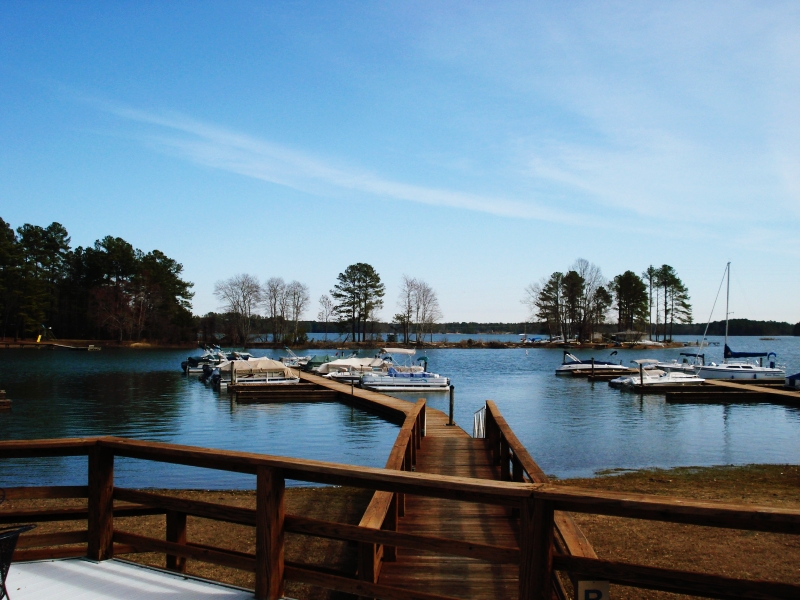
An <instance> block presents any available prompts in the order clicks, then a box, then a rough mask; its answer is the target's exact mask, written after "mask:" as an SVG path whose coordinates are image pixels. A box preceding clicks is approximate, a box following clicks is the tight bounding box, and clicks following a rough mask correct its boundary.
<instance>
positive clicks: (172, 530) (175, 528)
mask: <svg viewBox="0 0 800 600" xmlns="http://www.w3.org/2000/svg"><path fill="white" fill-rule="evenodd" d="M167 541H168V542H173V543H175V544H186V513H182V512H177V511H174V510H168V511H167ZM167 569H169V570H170V571H177V572H178V573H186V559H185V558H184V557H181V556H173V555H171V554H167Z"/></svg>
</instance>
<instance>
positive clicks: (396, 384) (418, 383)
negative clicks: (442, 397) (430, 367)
mask: <svg viewBox="0 0 800 600" xmlns="http://www.w3.org/2000/svg"><path fill="white" fill-rule="evenodd" d="M361 387H362V388H364V389H367V390H372V391H375V392H447V391H449V390H450V379H449V378H448V377H442V376H441V375H439V374H438V373H428V372H427V371H417V372H402V371H398V370H397V369H396V368H395V367H389V368H388V369H387V370H386V372H384V373H365V374H364V375H362V376H361Z"/></svg>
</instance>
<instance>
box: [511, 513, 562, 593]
mask: <svg viewBox="0 0 800 600" xmlns="http://www.w3.org/2000/svg"><path fill="white" fill-rule="evenodd" d="M554 517H555V515H554V511H553V504H552V503H551V502H547V501H543V500H537V499H529V500H526V501H524V502H522V503H521V505H520V553H521V554H522V556H521V558H520V566H519V598H520V600H550V597H551V594H552V591H551V590H552V585H553V582H552V568H553V525H554Z"/></svg>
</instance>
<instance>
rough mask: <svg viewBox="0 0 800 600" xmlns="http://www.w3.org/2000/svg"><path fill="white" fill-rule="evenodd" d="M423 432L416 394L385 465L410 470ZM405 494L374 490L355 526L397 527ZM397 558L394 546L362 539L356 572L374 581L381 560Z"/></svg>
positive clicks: (422, 401)
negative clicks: (415, 401) (366, 541)
mask: <svg viewBox="0 0 800 600" xmlns="http://www.w3.org/2000/svg"><path fill="white" fill-rule="evenodd" d="M424 436H425V399H424V398H420V399H419V400H417V403H416V404H415V405H414V408H413V409H411V411H409V413H408V414H407V415H406V418H405V421H404V422H403V425H402V426H401V427H400V432H399V433H398V434H397V439H396V440H395V442H394V446H392V450H391V452H390V453H389V459H388V460H387V461H386V468H387V469H393V470H397V471H413V470H414V468H415V467H416V464H417V450H419V448H420V446H421V444H422V438H423V437H424ZM405 508H406V503H405V494H403V493H402V492H394V493H390V492H381V491H378V492H375V495H374V496H373V497H372V500H371V501H370V503H369V506H367V510H365V511H364V516H363V517H362V518H361V522H360V523H359V524H358V525H359V527H364V528H367V529H380V530H388V531H397V520H398V519H399V518H401V517H404V516H405ZM394 560H397V553H396V546H389V545H383V544H376V543H362V544H359V548H358V565H359V566H358V574H359V578H360V579H362V580H363V581H369V582H371V583H377V582H378V577H379V576H380V573H381V567H382V565H383V562H384V561H394Z"/></svg>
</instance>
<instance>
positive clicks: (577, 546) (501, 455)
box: [485, 400, 597, 598]
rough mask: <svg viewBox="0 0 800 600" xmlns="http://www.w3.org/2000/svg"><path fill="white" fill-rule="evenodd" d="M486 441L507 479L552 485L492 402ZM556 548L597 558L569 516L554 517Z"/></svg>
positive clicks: (557, 583)
mask: <svg viewBox="0 0 800 600" xmlns="http://www.w3.org/2000/svg"><path fill="white" fill-rule="evenodd" d="M485 428H486V439H487V440H488V443H489V446H490V448H491V452H492V456H493V458H494V460H495V462H496V463H500V472H501V477H502V478H503V479H514V480H515V481H523V480H525V475H527V477H528V479H529V480H530V481H532V482H534V483H538V484H543V483H548V482H549V478H548V477H547V475H545V473H544V471H542V469H541V468H540V467H539V465H538V464H536V461H535V460H533V457H532V456H531V455H530V453H529V452H528V450H527V449H526V448H525V446H524V445H523V444H522V442H520V441H519V439H518V438H517V436H516V434H515V433H514V431H513V430H512V429H511V427H510V426H509V425H508V423H507V422H506V420H505V418H504V417H503V415H502V414H500V410H499V409H498V408H497V405H496V404H495V403H494V402H493V401H492V400H487V401H486V419H485ZM509 465H510V466H509ZM553 521H554V532H553V533H554V535H553V538H554V544H555V547H556V549H557V550H558V551H559V552H560V553H561V554H565V555H567V556H579V557H584V558H597V553H596V552H595V551H594V548H592V544H591V543H590V542H589V540H588V539H587V538H586V535H585V534H584V533H583V531H581V529H580V527H578V525H577V524H576V523H575V520H574V519H573V518H572V516H571V515H570V514H569V513H564V512H557V513H555V514H554V519H553ZM574 575H575V574H574V573H570V577H571V578H572V583H573V587H575V588H577V585H576V584H577V581H576V579H575V577H574ZM553 586H554V588H555V592H556V594H557V595H558V597H559V598H566V597H567V591H566V589H565V588H564V585H563V584H562V582H561V580H560V579H558V578H554V579H553Z"/></svg>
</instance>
